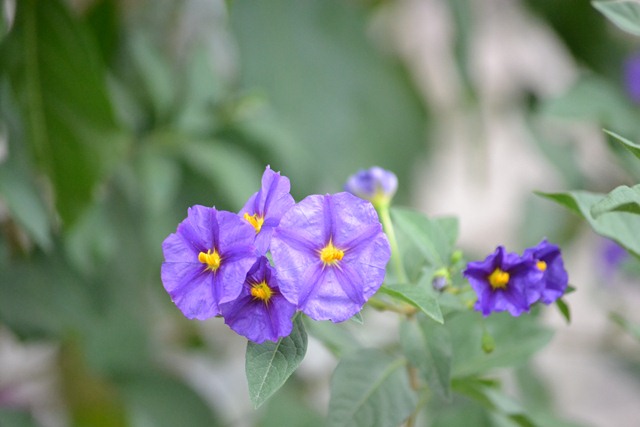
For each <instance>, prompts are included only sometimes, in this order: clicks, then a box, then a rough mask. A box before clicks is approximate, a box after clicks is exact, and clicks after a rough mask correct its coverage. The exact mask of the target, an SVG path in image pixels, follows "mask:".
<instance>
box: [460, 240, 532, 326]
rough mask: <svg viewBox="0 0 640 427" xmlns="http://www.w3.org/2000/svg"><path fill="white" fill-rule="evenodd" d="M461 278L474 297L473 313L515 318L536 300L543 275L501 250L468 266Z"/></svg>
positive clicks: (529, 260)
mask: <svg viewBox="0 0 640 427" xmlns="http://www.w3.org/2000/svg"><path fill="white" fill-rule="evenodd" d="M463 274H464V276H465V277H466V278H467V279H468V280H469V283H470V284H471V287H472V288H473V290H474V291H475V292H476V294H477V295H478V301H477V302H476V305H475V309H476V310H478V311H481V312H482V314H483V315H484V316H488V315H489V314H490V313H491V312H492V311H509V313H511V314H512V315H513V316H519V315H520V314H521V313H522V312H523V311H529V307H530V305H531V304H533V303H534V302H536V301H537V300H538V299H539V298H540V294H541V290H542V289H541V287H542V281H541V278H542V275H543V273H542V271H541V270H540V269H538V267H536V262H535V261H534V260H533V258H531V257H521V256H519V255H518V254H514V253H508V252H506V251H505V249H504V247H502V246H498V248H497V249H496V250H495V252H494V253H493V254H491V255H489V256H488V257H487V258H485V260H484V261H475V262H470V263H468V264H467V268H466V269H465V270H464V272H463Z"/></svg>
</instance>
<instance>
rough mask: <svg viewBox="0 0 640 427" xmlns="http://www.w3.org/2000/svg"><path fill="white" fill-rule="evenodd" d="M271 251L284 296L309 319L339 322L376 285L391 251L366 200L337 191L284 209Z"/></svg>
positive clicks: (369, 294)
mask: <svg viewBox="0 0 640 427" xmlns="http://www.w3.org/2000/svg"><path fill="white" fill-rule="evenodd" d="M271 254H272V255H273V261H274V264H275V268H276V270H277V272H278V280H279V284H280V291H281V292H282V295H284V297H285V298H286V299H287V300H289V301H290V302H291V303H293V304H295V305H296V306H297V308H298V309H300V310H302V311H303V312H304V313H305V314H307V315H308V316H309V317H311V318H312V319H314V320H331V321H333V322H341V321H343V320H347V319H348V318H350V317H351V316H353V315H354V314H356V313H358V312H359V311H360V310H361V309H362V306H363V305H364V303H365V302H366V301H367V300H368V299H369V297H371V296H372V295H373V294H374V293H375V292H376V291H377V290H378V288H379V287H380V285H381V284H382V281H383V280H384V275H385V267H386V264H387V262H388V261H389V257H390V256H391V250H390V248H389V242H388V241H387V237H386V236H385V234H384V233H383V231H382V225H381V224H380V221H379V220H378V215H377V214H376V211H375V209H374V208H373V206H372V205H371V203H369V202H367V201H365V200H362V199H360V198H358V197H355V196H353V195H351V194H349V193H337V194H334V195H329V194H327V195H325V196H321V195H313V196H309V197H307V198H305V199H304V200H302V201H301V202H300V203H298V204H297V205H296V206H295V207H293V208H292V209H291V210H289V212H287V213H286V214H285V215H284V216H283V217H282V220H281V221H280V226H279V227H278V228H276V231H275V233H274V234H273V239H272V241H271Z"/></svg>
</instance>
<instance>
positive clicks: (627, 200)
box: [591, 184, 640, 218]
mask: <svg viewBox="0 0 640 427" xmlns="http://www.w3.org/2000/svg"><path fill="white" fill-rule="evenodd" d="M607 212H629V213H633V214H640V184H638V185H635V186H633V187H627V186H626V185H621V186H619V187H616V188H615V189H613V191H611V192H610V193H609V194H607V195H606V196H605V197H604V198H603V199H602V200H600V201H599V202H598V203H596V204H594V205H593V206H592V207H591V216H592V217H593V218H597V217H599V216H600V215H602V214H604V213H607Z"/></svg>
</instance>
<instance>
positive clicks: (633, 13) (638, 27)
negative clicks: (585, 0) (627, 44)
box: [591, 0, 640, 36]
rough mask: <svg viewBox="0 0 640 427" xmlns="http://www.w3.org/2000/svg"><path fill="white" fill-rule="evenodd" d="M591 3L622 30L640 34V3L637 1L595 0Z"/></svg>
mask: <svg viewBox="0 0 640 427" xmlns="http://www.w3.org/2000/svg"><path fill="white" fill-rule="evenodd" d="M591 4H592V5H593V7H595V8H596V9H598V10H599V11H600V12H602V14H603V15H604V16H606V17H607V18H609V19H610V20H611V22H613V23H614V24H616V25H617V26H618V27H620V28H621V29H622V30H624V31H627V32H629V33H631V34H634V35H636V36H640V3H638V2H637V1H635V0H612V1H593V2H591Z"/></svg>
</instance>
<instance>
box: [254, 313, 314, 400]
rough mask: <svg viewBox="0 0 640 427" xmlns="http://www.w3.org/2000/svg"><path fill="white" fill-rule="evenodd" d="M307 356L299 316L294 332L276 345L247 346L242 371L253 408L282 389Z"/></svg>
mask: <svg viewBox="0 0 640 427" xmlns="http://www.w3.org/2000/svg"><path fill="white" fill-rule="evenodd" d="M306 352H307V332H306V331H305V329H304V324H303V323H302V317H301V315H297V316H296V318H295V319H294V324H293V331H292V332H291V335H289V336H288V337H284V338H280V340H278V342H276V343H274V342H271V341H266V342H265V343H263V344H256V343H253V342H251V341H249V342H248V343H247V353H246V365H245V370H246V374H247V383H248V384H249V397H250V398H251V402H252V403H253V406H254V407H255V408H257V407H259V406H260V405H262V404H263V403H264V402H265V400H267V399H268V398H269V396H271V395H272V394H273V393H275V392H276V391H278V389H279V388H280V387H282V385H283V384H284V383H285V381H286V380H287V378H289V377H290V376H291V374H293V372H294V371H295V370H296V369H297V368H298V366H299V365H300V362H302V359H304V355H305V354H306Z"/></svg>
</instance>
